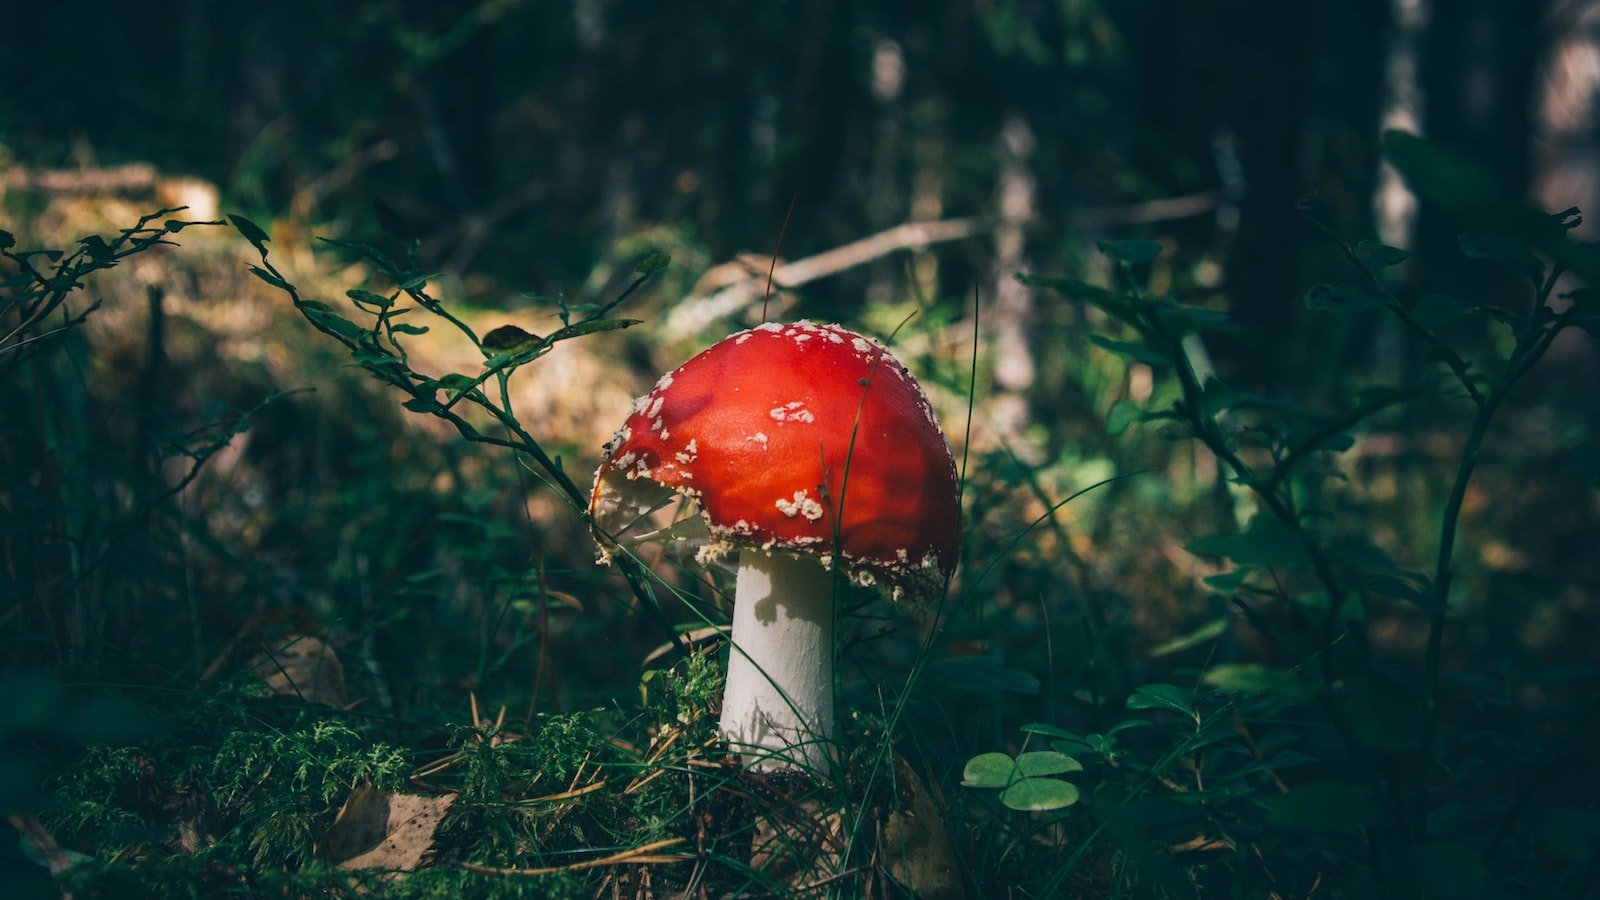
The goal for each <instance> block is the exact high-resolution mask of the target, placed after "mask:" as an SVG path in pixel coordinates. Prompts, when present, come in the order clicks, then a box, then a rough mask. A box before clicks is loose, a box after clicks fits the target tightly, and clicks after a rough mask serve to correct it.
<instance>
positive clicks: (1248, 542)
mask: <svg viewBox="0 0 1600 900" xmlns="http://www.w3.org/2000/svg"><path fill="white" fill-rule="evenodd" d="M1184 549H1185V550H1188V551H1189V552H1190V553H1193V554H1194V555H1195V556H1223V557H1227V558H1228V559H1231V560H1233V561H1234V562H1235V563H1237V564H1238V565H1239V566H1242V567H1245V568H1291V569H1292V568H1305V567H1306V566H1308V565H1309V564H1310V558H1309V557H1307V556H1306V551H1305V547H1304V546H1303V545H1302V544H1301V543H1300V539H1299V538H1297V537H1296V536H1295V534H1294V532H1293V531H1291V530H1290V529H1288V528H1286V527H1284V525H1283V524H1282V523H1280V522H1279V521H1278V520H1277V519H1275V518H1273V517H1272V516H1270V515H1266V514H1258V515H1256V516H1255V517H1254V518H1252V519H1251V520H1250V522H1249V524H1248V525H1246V526H1245V530H1244V531H1242V532H1239V533H1237V534H1217V535H1212V536H1211V537H1204V538H1200V539H1199V540H1194V541H1190V542H1189V543H1187V544H1185V545H1184Z"/></svg>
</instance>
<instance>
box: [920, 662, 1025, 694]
mask: <svg viewBox="0 0 1600 900" xmlns="http://www.w3.org/2000/svg"><path fill="white" fill-rule="evenodd" d="M928 668H929V670H930V672H929V674H930V675H932V676H933V678H934V681H933V683H934V684H937V685H940V686H942V687H946V688H948V689H950V690H952V691H956V692H958V693H964V694H995V693H1000V692H1002V691H1009V692H1011V693H1014V694H1023V695H1027V696H1032V695H1034V694H1037V693H1039V679H1037V678H1035V677H1033V676H1032V675H1029V674H1028V673H1027V672H1023V671H1019V670H1017V669H1008V668H1006V667H1005V666H1004V665H1003V664H1002V663H1001V662H1000V657H998V656H962V657H956V658H953V659H936V660H934V661H933V662H932V663H929V664H928Z"/></svg>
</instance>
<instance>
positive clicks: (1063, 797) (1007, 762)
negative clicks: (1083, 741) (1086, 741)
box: [961, 750, 1083, 812]
mask: <svg viewBox="0 0 1600 900" xmlns="http://www.w3.org/2000/svg"><path fill="white" fill-rule="evenodd" d="M1081 771H1083V764H1082V763H1080V762H1078V761H1077V760H1075V759H1073V758H1072V757H1070V756H1068V755H1066V754H1065V753H1062V752H1060V751H1058V750H1029V751H1026V752H1023V753H1019V754H1017V755H1016V756H1015V757H1012V756H1010V755H1008V754H1005V753H980V754H978V755H977V756H974V757H973V758H972V759H970V760H967V765H966V768H965V769H963V770H962V773H961V783H962V784H963V785H965V786H966V787H972V788H990V789H996V790H999V791H1000V802H1001V803H1003V804H1005V805H1006V806H1007V807H1009V808H1011V809H1016V810H1022V811H1026V812H1049V811H1050V810H1056V809H1065V808H1066V807H1068V806H1071V805H1072V804H1074V803H1077V802H1078V788H1077V786H1076V785H1074V784H1072V783H1071V782H1068V781H1062V780H1061V779H1059V778H1051V777H1050V776H1052V775H1064V774H1066V773H1068V772H1081Z"/></svg>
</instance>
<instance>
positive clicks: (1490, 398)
mask: <svg viewBox="0 0 1600 900" xmlns="http://www.w3.org/2000/svg"><path fill="white" fill-rule="evenodd" d="M1562 271H1563V270H1562V267H1561V266H1560V265H1556V266H1553V267H1552V268H1551V272H1550V275H1549V277H1548V278H1546V279H1545V280H1544V282H1543V284H1542V285H1541V286H1540V288H1539V293H1538V295H1537V297H1536V298H1535V300H1534V305H1533V309H1532V310H1531V311H1530V312H1529V315H1528V318H1527V323H1528V324H1527V326H1526V329H1525V330H1524V331H1523V332H1522V333H1521V334H1520V335H1518V336H1517V346H1516V349H1515V350H1513V351H1512V354H1511V359H1510V360H1508V361H1507V363H1506V368H1505V371H1504V372H1503V373H1501V375H1500V377H1499V378H1498V379H1496V381H1495V383H1494V384H1493V386H1491V387H1490V389H1489V392H1488V393H1487V394H1485V395H1484V396H1483V399H1482V401H1481V402H1480V403H1479V407H1478V411H1477V414H1476V415H1475V416H1474V417H1473V420H1472V428H1471V430H1470V431H1469V432H1468V433H1467V440H1466V444H1465V446H1464V447H1463V448H1462V451H1461V461H1460V463H1459V465H1458V466H1457V468H1456V475H1455V481H1454V483H1453V484H1452V485H1451V487H1450V495H1449V498H1448V499H1447V500H1446V502H1445V508H1444V518H1443V521H1442V522H1441V523H1440V527H1439V554H1438V558H1437V560H1436V561H1435V563H1434V572H1433V596H1432V598H1431V600H1432V602H1431V604H1430V606H1431V610H1430V616H1429V620H1428V643H1427V648H1426V650H1425V651H1424V657H1423V667H1424V672H1425V674H1424V679H1425V680H1424V683H1423V701H1422V703H1423V709H1422V715H1423V717H1422V728H1421V737H1420V739H1419V742H1418V760H1417V765H1418V767H1419V772H1418V775H1417V794H1416V798H1415V801H1414V810H1413V820H1414V822H1415V824H1416V828H1417V832H1418V836H1419V837H1423V836H1426V834H1427V814H1428V785H1429V779H1428V775H1429V771H1430V769H1431V766H1432V763H1431V760H1432V758H1433V752H1434V742H1435V741H1436V740H1437V730H1438V714H1439V679H1440V674H1441V673H1440V669H1441V667H1442V665H1443V649H1444V626H1445V618H1446V616H1447V614H1448V612H1449V599H1450V581H1451V571H1450V566H1451V562H1452V560H1453V558H1454V554H1455V543H1456V533H1457V531H1458V529H1459V526H1460V521H1461V507H1462V504H1463V503H1464V502H1465V501H1466V496H1467V486H1468V484H1469V483H1470V482H1471V480H1472V474H1473V472H1474V470H1476V468H1477V465H1478V459H1479V457H1480V455H1481V453H1482V450H1483V441H1484V438H1485V437H1486V436H1487V435H1488V433H1489V426H1490V424H1491V422H1492V421H1493V419H1494V415H1495V413H1496V412H1497V411H1498V410H1499V408H1500V405H1501V404H1502V403H1503V402H1504V401H1505V399H1506V396H1507V394H1509V393H1510V391H1511V388H1512V386H1513V385H1515V384H1516V382H1517V381H1518V380H1520V379H1521V377H1522V376H1523V375H1524V374H1526V373H1527V372H1528V370H1529V369H1531V368H1532V367H1533V365H1534V364H1535V363H1537V362H1538V361H1539V359H1540V357H1542V356H1543V355H1544V353H1545V351H1546V350H1548V349H1550V344H1551V342H1552V341H1554V340H1555V337H1556V335H1557V334H1558V333H1559V332H1560V331H1561V329H1562V328H1564V327H1565V326H1566V324H1567V322H1568V317H1567V316H1566V315H1565V314H1563V315H1559V316H1556V317H1555V318H1554V319H1553V320H1552V321H1551V322H1550V324H1548V325H1540V324H1539V315H1538V310H1540V309H1546V308H1548V306H1547V304H1548V303H1549V299H1550V294H1551V292H1552V291H1553V290H1554V289H1555V284H1556V280H1557V279H1558V278H1559V277H1560V275H1561V273H1562Z"/></svg>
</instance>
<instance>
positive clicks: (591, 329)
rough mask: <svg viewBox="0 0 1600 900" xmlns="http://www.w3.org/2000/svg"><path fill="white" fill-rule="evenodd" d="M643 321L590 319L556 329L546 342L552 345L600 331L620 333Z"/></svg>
mask: <svg viewBox="0 0 1600 900" xmlns="http://www.w3.org/2000/svg"><path fill="white" fill-rule="evenodd" d="M643 321H644V320H643V319H590V320H589V321H587V322H579V323H577V324H575V325H568V326H566V327H565V328H558V329H556V330H555V331H553V332H551V334H550V337H548V338H546V340H547V341H549V342H550V343H552V344H554V343H555V342H556V341H567V340H571V339H572V338H575V337H582V336H583V335H586V334H595V333H596V332H600V331H621V330H622V329H624V328H632V327H633V326H635V325H638V324H639V323H640V322H643Z"/></svg>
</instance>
